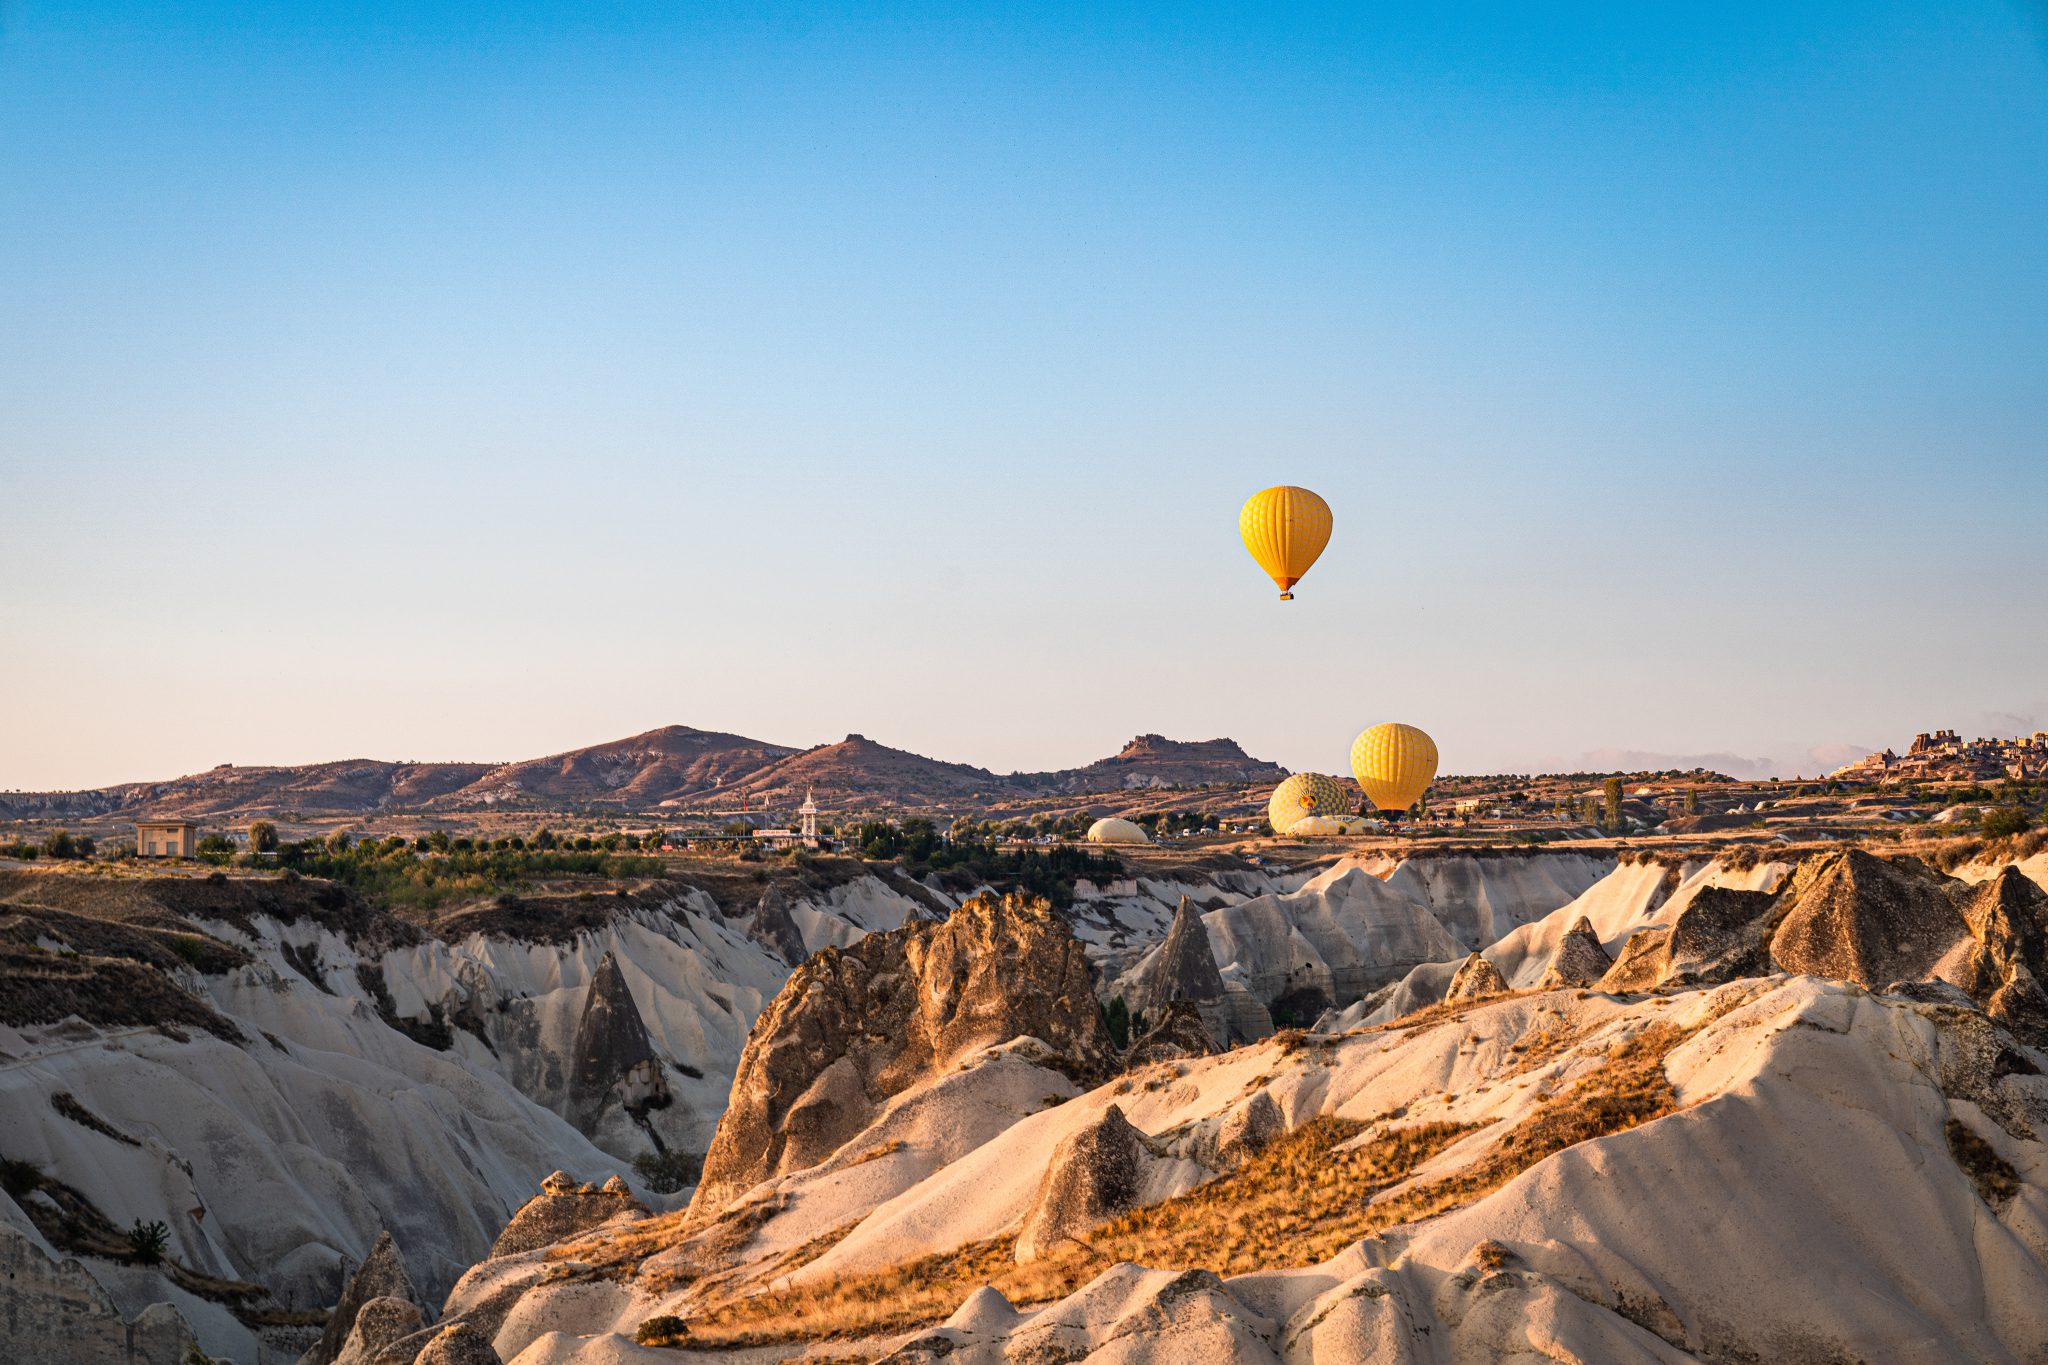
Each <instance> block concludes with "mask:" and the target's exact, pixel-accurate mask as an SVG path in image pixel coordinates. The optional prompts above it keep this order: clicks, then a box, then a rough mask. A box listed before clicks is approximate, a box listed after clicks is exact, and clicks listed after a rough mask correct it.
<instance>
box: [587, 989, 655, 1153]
mask: <svg viewBox="0 0 2048 1365" xmlns="http://www.w3.org/2000/svg"><path fill="white" fill-rule="evenodd" d="M667 1098H668V1082H667V1080H666V1078H665V1077H664V1076H663V1075H662V1069H661V1061H660V1059H659V1058H658V1057H656V1056H655V1053H654V1044H653V1043H652V1042H651V1041H650V1040H649V1039H648V1036H647V1024H646V1022H645V1021H644V1020H642V1019H641V1017H640V1010H639V1008H638V1007H637V1006H636V1005H634V1003H633V993H632V992H631V991H630V990H628V989H627V988H626V978H625V975H624V974H623V973H621V972H620V971H619V964H618V960H617V959H616V958H615V957H613V956H612V955H611V954H610V953H606V954H605V955H604V957H603V959H602V960H600V961H599V962H598V964H597V971H596V972H595V973H593V974H592V976H591V978H590V989H589V990H588V991H587V992H585V994H584V997H583V1014H582V1017H581V1018H580V1019H578V1020H577V1024H576V1051H575V1055H574V1057H573V1058H572V1059H571V1062H570V1070H569V1121H570V1122H571V1123H574V1124H575V1125H576V1126H577V1127H578V1128H581V1129H583V1130H584V1131H586V1132H588V1131H589V1130H590V1128H591V1126H592V1125H593V1124H595V1123H596V1121H597V1117H598V1115H599V1114H600V1113H602V1112H603V1111H604V1109H605V1107H606V1106H607V1105H609V1104H611V1103H613V1102H614V1101H616V1102H617V1103H620V1104H623V1105H625V1106H626V1107H627V1108H629V1109H630V1108H632V1107H634V1106H636V1105H637V1106H645V1105H646V1104H648V1103H650V1102H655V1101H661V1100H666V1099H667Z"/></svg>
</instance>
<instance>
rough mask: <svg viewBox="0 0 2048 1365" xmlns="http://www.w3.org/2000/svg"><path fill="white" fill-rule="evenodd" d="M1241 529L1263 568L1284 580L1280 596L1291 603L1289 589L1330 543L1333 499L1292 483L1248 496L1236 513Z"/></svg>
mask: <svg viewBox="0 0 2048 1365" xmlns="http://www.w3.org/2000/svg"><path fill="white" fill-rule="evenodd" d="M1237 533H1238V534H1239V535H1240V536H1242V537H1244V547H1245V549H1247V550H1250V551H1251V552H1252V558H1253V559H1256V560H1257V561H1259V567H1260V568H1262V569H1264V570H1265V571H1266V572H1267V573H1268V574H1269V575H1271V576H1272V579H1273V581H1274V582H1275V583H1278V584H1279V585H1280V600H1281V601H1282V602H1292V601H1293V600H1294V594H1293V593H1292V592H1290V591H1288V589H1290V588H1292V587H1293V586H1294V585H1295V584H1296V583H1299V582H1300V581H1301V576H1302V575H1303V574H1305V573H1307V572H1308V570H1309V565H1311V564H1313V563H1315V562H1316V556H1318V555H1320V554H1321V553H1322V552H1323V547H1324V546H1325V545H1328V544H1329V543H1330V504H1328V503H1327V502H1324V501H1323V500H1322V499H1321V498H1319V497H1317V496H1316V495H1315V494H1313V493H1311V492H1309V491H1308V490H1307V489H1306V488H1296V487H1295V486H1294V485H1292V484H1281V485H1280V486H1278V487H1277V488H1268V489H1266V490H1265V491H1264V492H1262V493H1254V494H1252V495H1251V497H1250V498H1249V499H1247V500H1246V502H1245V505H1244V508H1243V510H1242V511H1240V512H1239V513H1238V514H1237Z"/></svg>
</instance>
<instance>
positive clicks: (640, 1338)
mask: <svg viewBox="0 0 2048 1365" xmlns="http://www.w3.org/2000/svg"><path fill="white" fill-rule="evenodd" d="M689 1335H690V1325H689V1324H688V1323H686V1322H684V1321H683V1320H682V1319H681V1318H679V1317H677V1316H676V1315H675V1314H673V1313H663V1314H661V1315H660V1316H659V1317H652V1318H649V1319H648V1320H647V1321H645V1322H643V1323H641V1324H640V1330H639V1331H637V1332H635V1333H633V1340H634V1341H636V1342H638V1343H640V1344H641V1345H642V1346H673V1345H675V1344H676V1343H677V1342H679V1341H683V1340H686V1339H687V1338H688V1337H689Z"/></svg>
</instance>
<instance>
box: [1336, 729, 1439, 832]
mask: <svg viewBox="0 0 2048 1365" xmlns="http://www.w3.org/2000/svg"><path fill="white" fill-rule="evenodd" d="M1351 775H1352V776H1353V777H1355V778H1357V779H1358V785H1359V786H1360V787H1362V788H1364V789H1365V798H1366V800H1368V801H1370V802H1372V804H1373V805H1374V806H1375V807H1376V808H1378V809H1380V810H1407V809H1408V808H1409V807H1410V806H1412V805H1414V804H1415V803H1416V802H1417V801H1420V800H1421V799H1422V794H1423V793H1424V792H1426V791H1428V790H1429V784H1430V783H1431V782H1434V781H1435V780H1436V741H1435V740H1433V739H1431V738H1430V737H1429V736H1428V735H1426V734H1424V733H1423V732H1422V731H1420V730H1418V729H1416V728H1415V727H1414V726H1412V725H1401V724H1395V723H1390V724H1386V725H1375V726H1373V727H1372V728H1371V729H1370V730H1367V731H1366V732H1365V733H1363V734H1361V735H1360V736H1359V737H1358V738H1357V739H1356V740H1354V741H1353V742H1352V745H1351Z"/></svg>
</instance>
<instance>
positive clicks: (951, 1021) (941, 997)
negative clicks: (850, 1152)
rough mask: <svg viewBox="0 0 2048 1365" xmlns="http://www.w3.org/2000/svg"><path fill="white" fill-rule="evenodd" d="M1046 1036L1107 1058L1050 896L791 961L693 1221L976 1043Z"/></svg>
mask: <svg viewBox="0 0 2048 1365" xmlns="http://www.w3.org/2000/svg"><path fill="white" fill-rule="evenodd" d="M1021 1037H1030V1038H1036V1039H1038V1040H1040V1041H1041V1042H1043V1043H1045V1044H1046V1045H1047V1046H1048V1047H1049V1048H1050V1049H1051V1050H1052V1054H1053V1056H1054V1057H1055V1058H1057V1059H1059V1061H1060V1062H1061V1063H1063V1064H1064V1066H1065V1067H1066V1068H1067V1069H1069V1070H1071V1072H1072V1073H1073V1074H1074V1075H1076V1076H1078V1077H1086V1078H1090V1079H1092V1078H1095V1077H1098V1076H1100V1075H1103V1074H1106V1073H1107V1072H1108V1070H1109V1069H1110V1067H1111V1065H1112V1063H1111V1051H1112V1050H1111V1047H1110V1043H1109V1039H1108V1035H1107V1032H1106V1030H1105V1029H1104V1027H1103V1023H1102V1016H1101V1011H1100V1008H1099V1006H1098V1005H1097V1003H1096V999H1095V991H1094V986H1093V982H1092V980H1091V978H1090V975H1089V970H1088V962H1087V958H1086V956H1085V955H1084V953H1083V951H1082V948H1081V945H1080V943H1079V942H1078V941H1076V940H1075V938H1074V936H1073V934H1072V933H1071V932H1070V931H1069V930H1068V928H1067V926H1066V923H1065V922H1064V921H1063V920H1062V919H1060V918H1059V917H1058V916H1057V915H1056V914H1055V913H1054V912H1053V910H1052V907H1051V906H1049V905H1048V904H1046V903H1045V902H1044V901H1042V900H1037V899H1033V898H1028V897H1024V896H1018V895H1006V896H1000V897H997V896H982V897H978V898H976V899H974V900H970V901H968V902H967V903H966V904H965V905H962V906H961V907H960V908H959V909H958V910H955V911H954V912H953V913H952V915H951V916H949V917H948V918H947V919H946V920H944V921H943V922H941V923H937V924H931V923H917V924H910V925H906V926H904V927H903V928H902V929H898V930H895V931H893V932H890V933H885V934H871V935H869V936H868V937H867V938H864V939H862V940H861V941H860V942H858V943H856V944H853V945H852V946H850V947H847V948H844V949H830V948H828V949H826V950H825V951H824V952H822V953H819V954H817V955H816V956H815V957H813V958H811V959H810V960H809V961H808V962H806V963H804V965H803V966H802V967H800V968H798V969H797V971H796V972H795V973H794V974H793V975H792V976H791V977H790V979H789V983H788V984H787V985H786V986H784V987H783V989H782V993H781V994H780V995H778V996H776V998H775V1000H774V1001H773V1002H772V1003H770V1005H769V1006H768V1008H767V1009H766V1010H764V1011H763V1012H762V1014H761V1017H760V1019H759V1021H758V1022H756V1024H755V1026H754V1030H753V1033H752V1034H751V1035H750V1036H749V1037H748V1039H747V1047H746V1051H745V1053H744V1054H743V1055H742V1056H741V1058H740V1064H739V1071H738V1074H737V1075H736V1076H735V1078H734V1080H733V1089H732V1096H731V1100H730V1102H729V1104H728V1107H727V1109H726V1112H725V1117H724V1118H723V1119H722V1120H721V1121H720V1123H719V1126H718V1134H717V1136H716V1137H715V1138H713V1139H712V1143H711V1150H710V1152H709V1153H708V1154H707V1155H706V1157H705V1162H704V1178H703V1182H702V1183H701V1184H700V1185H699V1186H698V1189H697V1194H696V1197H695V1199H694V1200H693V1201H692V1203H691V1206H690V1210H691V1216H692V1218H693V1219H696V1218H707V1217H710V1216H712V1215H715V1214H716V1213H718V1212H719V1211H720V1210H721V1209H723V1208H724V1207H725V1206H726V1205H727V1204H728V1203H730V1202H731V1200H732V1199H733V1198H734V1197H735V1196H737V1195H739V1194H741V1193H743V1192H745V1191H746V1190H747V1189H749V1188H751V1187H752V1186H754V1185H756V1184H758V1183H760V1182H761V1181H762V1180H765V1179H768V1178H770V1177H772V1176H775V1175H779V1174H782V1173H783V1172H786V1171H790V1170H796V1169H801V1168H803V1167H805V1166H809V1165H812V1164H814V1163H816V1162H818V1161H820V1160H822V1159H824V1158H825V1157H827V1156H829V1155H830V1154H831V1153H832V1152H833V1151H834V1150H835V1149H837V1148H838V1147H839V1145H840V1144H841V1143H843V1142H845V1141H846V1140H847V1139H848V1138H850V1137H852V1136H853V1135H854V1134H855V1133H858V1132H860V1131H861V1130H862V1129H863V1128H865V1127H866V1126H867V1125H868V1123H869V1122H871V1121H872V1120H873V1119H874V1117H875V1115H876V1113H877V1112H878V1111H879V1109H880V1107H881V1105H882V1103H883V1102H884V1101H886V1100H887V1099H888V1098H889V1097H891V1096H893V1095H896V1094H899V1093H901V1092H902V1091H905V1090H907V1089H909V1088H910V1087H911V1086H913V1085H915V1084H917V1083H918V1082H920V1081H924V1080H928V1079H930V1078H932V1077H934V1076H936V1075H938V1074H939V1073H941V1072H943V1071H944V1070H945V1069H946V1068H947V1067H948V1066H949V1065H951V1064H952V1063H953V1062H954V1061H955V1060H956V1059H958V1058H960V1057H962V1056H964V1055H966V1054H967V1053H969V1052H973V1051H976V1050H978V1049H981V1048H985V1047H988V1046H990V1045H992V1044H998V1043H1003V1042H1007V1041H1009V1040H1011V1039H1014V1038H1021Z"/></svg>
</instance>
